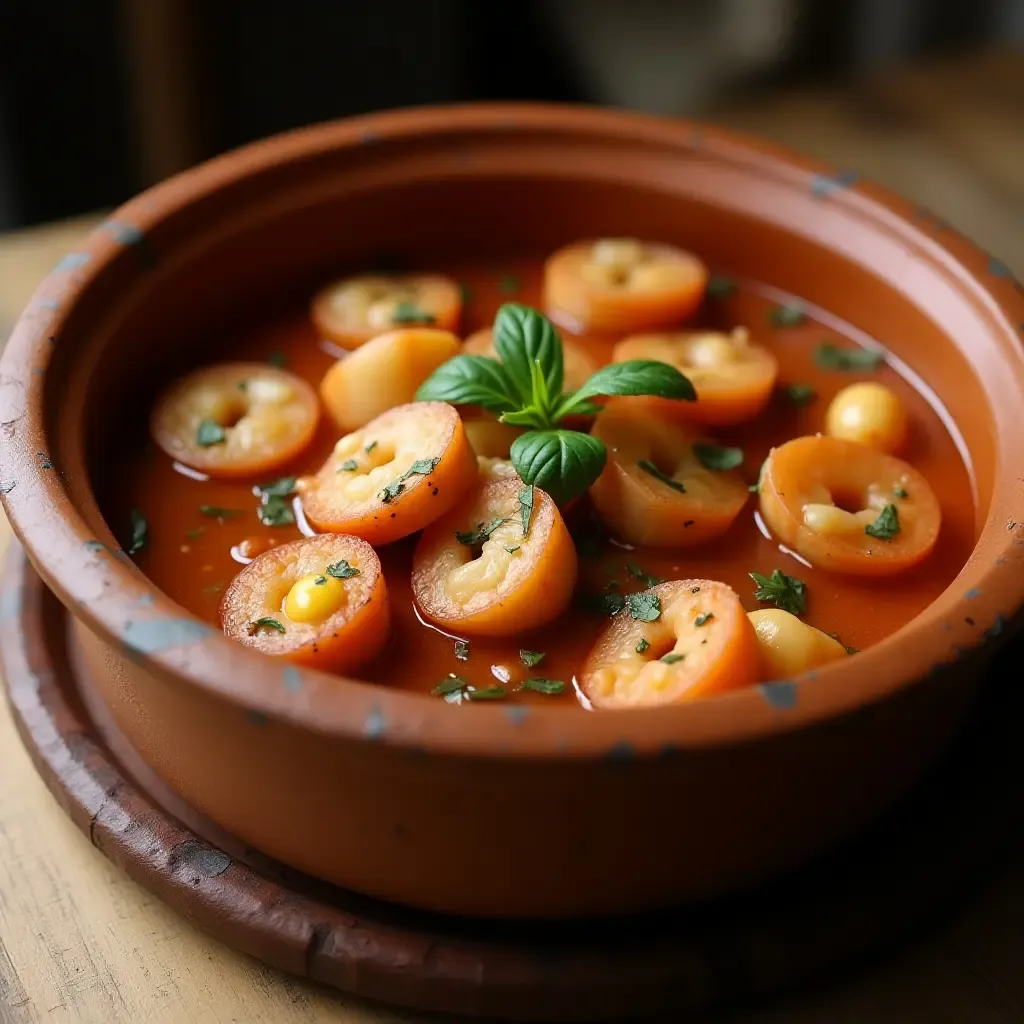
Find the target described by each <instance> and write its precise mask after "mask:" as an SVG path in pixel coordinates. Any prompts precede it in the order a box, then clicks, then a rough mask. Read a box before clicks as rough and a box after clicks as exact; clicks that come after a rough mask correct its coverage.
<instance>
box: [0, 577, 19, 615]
mask: <svg viewBox="0 0 1024 1024" xmlns="http://www.w3.org/2000/svg"><path fill="white" fill-rule="evenodd" d="M20 614H21V587H19V586H17V585H16V584H13V583H8V585H7V586H6V587H4V588H3V590H0V622H7V621H9V620H11V619H16V618H17V617H18V616H19V615H20Z"/></svg>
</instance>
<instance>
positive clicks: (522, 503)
mask: <svg viewBox="0 0 1024 1024" xmlns="http://www.w3.org/2000/svg"><path fill="white" fill-rule="evenodd" d="M532 518H533V484H530V485H529V486H528V487H525V488H523V490H521V491H520V492H519V519H520V521H521V522H522V524H523V536H524V537H528V536H529V535H530V520H531V519H532Z"/></svg>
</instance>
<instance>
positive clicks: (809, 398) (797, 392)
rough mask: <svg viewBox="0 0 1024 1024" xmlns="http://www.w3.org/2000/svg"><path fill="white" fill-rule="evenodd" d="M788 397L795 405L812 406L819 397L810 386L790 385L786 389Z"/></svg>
mask: <svg viewBox="0 0 1024 1024" xmlns="http://www.w3.org/2000/svg"><path fill="white" fill-rule="evenodd" d="M786 397H787V398H788V399H789V400H790V401H791V402H792V403H793V404H794V405H810V404H811V402H813V401H814V400H815V399H816V398H817V397H818V392H817V391H815V390H814V388H813V387H812V386H811V385H810V384H790V385H789V387H788V388H786Z"/></svg>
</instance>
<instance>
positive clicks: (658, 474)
mask: <svg viewBox="0 0 1024 1024" xmlns="http://www.w3.org/2000/svg"><path fill="white" fill-rule="evenodd" d="M637 465H638V466H639V467H640V468H641V469H642V470H643V471H644V472H645V473H648V474H650V475H651V476H653V477H654V479H655V480H660V481H661V482H662V483H663V484H664V485H665V486H666V487H671V488H672V490H673V491H678V492H679V493H680V494H685V493H686V488H685V487H684V486H683V484H682V482H681V481H679V480H673V479H672V477H670V476H669V475H668V474H667V473H663V472H662V471H661V470H660V469H658V467H657V466H656V465H655V464H654V463H653V462H651V460H650V459H641V460H640V461H639V462H638V463H637Z"/></svg>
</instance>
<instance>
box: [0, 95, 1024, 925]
mask: <svg viewBox="0 0 1024 1024" xmlns="http://www.w3.org/2000/svg"><path fill="white" fill-rule="evenodd" d="M597 234H605V235H623V234H630V235H640V236H652V237H665V238H668V239H670V240H673V241H677V242H680V243H682V244H683V245H685V246H687V247H688V248H691V249H694V250H696V251H697V252H699V253H701V254H702V255H703V256H704V257H705V258H706V259H708V260H709V262H710V263H711V264H712V265H718V266H722V267H726V268H728V269H729V270H730V271H732V272H733V273H735V274H737V275H743V276H746V277H750V278H754V279H758V280H761V281H766V282H769V283H770V284H772V285H775V286H777V287H779V288H781V289H784V290H785V291H787V292H792V293H795V294H798V295H801V296H804V297H805V298H806V299H807V300H809V301H810V302H813V303H815V304H817V305H819V306H821V307H824V308H825V309H828V310H830V311H832V312H833V313H835V314H837V315H838V316H840V317H842V318H844V319H845V320H847V321H849V322H851V323H854V324H856V325H857V326H858V327H859V328H861V329H862V330H864V331H866V332H868V333H869V334H871V335H873V336H875V337H877V338H879V339H881V340H882V341H883V342H884V343H885V344H886V345H888V346H889V347H890V348H891V350H892V351H893V352H894V353H895V354H896V355H897V356H898V357H899V358H900V359H902V360H903V361H905V362H906V363H907V364H909V365H910V366H911V367H913V368H914V369H915V370H916V371H917V372H918V373H919V374H920V375H921V376H922V377H923V379H924V381H925V382H926V383H927V385H928V386H929V387H931V388H932V389H933V390H934V391H935V392H936V393H937V394H938V395H939V396H940V398H941V400H942V402H943V403H944V404H945V406H946V408H947V409H948V410H949V412H950V414H951V415H952V416H953V418H954V419H955V421H956V422H957V424H958V426H959V428H960V431H961V433H962V435H963V437H964V439H965V441H966V444H967V446H968V448H969V450H970V455H971V459H972V461H973V465H974V471H975V476H976V481H977V495H976V505H977V509H978V514H977V545H976V547H975V549H974V552H973V554H972V556H971V558H970V560H969V561H968V563H967V565H966V566H965V567H964V569H963V571H962V573H961V574H960V575H959V577H958V578H957V579H956V581H955V582H954V583H953V584H952V585H951V586H950V588H949V589H948V590H947V591H946V592H945V593H943V594H942V596H941V597H940V598H939V599H938V600H937V601H935V603H934V604H933V605H932V606H931V607H929V608H928V610H927V611H926V612H925V613H924V614H922V615H920V616H918V617H917V618H916V619H915V620H914V621H912V622H910V623H909V624H907V626H906V627H905V628H903V629H902V630H900V631H899V632H898V633H897V634H896V635H894V636H892V637H890V638H889V639H887V640H886V641H884V642H883V643H880V644H878V645H877V646H876V647H874V648H872V649H870V650H868V651H866V652H865V653H863V654H861V655H860V656H858V657H857V658H854V659H850V660H848V661H846V662H843V663H841V664H836V665H832V666H829V667H828V669H826V670H822V671H821V672H819V673H817V674H816V675H813V674H808V675H807V676H806V677H801V678H796V679H792V680H785V681H779V682H777V683H773V684H768V685H765V686H760V687H756V688H753V689H750V690H747V691H743V692H737V693H733V694H730V695H728V696H723V697H720V698H716V699H711V700H706V701H701V702H698V703H693V704H691V705H687V706H679V707H674V708H669V709H665V710H655V711H634V712H630V713H604V714H584V713H581V712H579V711H578V710H576V709H572V708H554V707H552V708H548V707H533V706H531V707H529V708H528V709H526V708H524V707H522V706H518V707H502V706H480V707H475V706H474V707H472V708H470V709H469V711H470V712H471V714H468V715H467V714H464V713H459V714H452V713H451V712H452V710H453V709H452V708H451V707H450V706H449V705H447V704H445V703H443V702H441V701H438V700H437V699H436V698H430V697H428V696H426V695H422V696H421V695H418V694H412V693H408V692H401V691H399V690H391V689H388V688H386V687H382V686H372V685H369V684H365V683H360V682H358V681H355V680H341V679H337V678H334V677H330V676H326V675H322V674H320V673H317V672H313V671H304V672H301V673H296V672H295V671H294V670H288V671H286V670H284V669H283V668H282V666H281V665H280V664H277V663H275V662H274V661H272V660H270V659H265V658H262V657H260V656H258V655H256V654H254V653H250V652H248V651H246V650H244V649H242V648H241V647H240V646H238V645H236V644H234V643H232V642H229V641H227V640H226V639H225V638H224V637H222V636H221V635H220V634H219V633H217V632H215V631H213V630H211V629H210V628H209V627H207V626H205V625H203V624H202V623H200V622H199V621H197V620H195V619H193V618H192V617H190V615H189V614H188V613H186V612H185V611H184V610H183V609H182V608H180V607H178V606H176V605H175V604H173V603H172V602H171V601H170V600H169V599H168V598H166V597H165V596H164V595H162V594H161V593H160V592H158V591H157V590H156V589H155V588H154V587H153V586H152V585H151V584H150V583H149V582H148V581H147V579H146V578H145V577H144V576H142V575H141V573H140V572H138V571H137V570H136V569H135V568H134V566H133V564H132V563H131V561H130V560H129V559H128V558H127V557H126V556H125V554H124V552H123V551H121V550H120V549H119V547H118V545H117V542H116V541H115V539H114V537H113V536H112V534H111V531H110V530H109V529H108V527H107V524H106V523H105V522H104V520H103V518H102V516H101V515H100V512H99V510H98V506H97V502H96V499H95V497H94V483H95V481H96V480H97V479H99V478H100V476H101V475H102V473H103V472H104V471H105V470H106V469H107V468H108V466H109V462H110V460H111V458H112V455H111V453H113V452H116V451H117V450H118V445H117V436H118V431H119V430H120V429H123V426H124V424H125V423H126V422H128V418H129V415H128V414H129V410H130V408H131V404H132V401H133V396H134V395H136V394H140V393H144V392H147V391H150V390H151V389H152V387H153V386H154V385H155V383H157V382H158V381H159V380H160V379H166V376H167V375H168V374H169V373H170V372H172V370H174V369H177V368H178V367H179V366H180V365H181V364H182V362H183V361H184V362H187V361H188V360H192V361H195V362H198V361H200V360H201V359H210V358H212V357H215V355H216V353H215V352H211V351H200V345H204V344H205V345H207V346H208V344H209V343H208V339H209V338H211V337H216V331H217V328H218V327H219V326H221V325H224V326H227V325H230V324H232V323H234V322H236V321H238V320H239V318H243V317H250V318H251V317H253V316H256V315H258V312H259V308H260V302H261V301H262V300H263V298H264V297H266V296H270V295H277V296H280V295H282V294H284V293H285V292H292V291H293V292H294V293H295V294H296V295H307V294H309V293H310V291H311V289H312V287H313V285H315V284H316V283H317V282H318V281H320V280H322V279H323V278H324V277H325V276H326V275H327V274H329V273H330V272H331V271H332V270H334V269H336V268H337V267H338V266H339V265H344V264H352V265H358V264H359V262H360V259H364V260H365V258H366V257H367V255H368V254H369V253H371V252H372V253H378V252H381V251H399V252H401V253H403V254H404V255H406V256H408V257H409V258H410V259H413V260H416V259H419V260H421V261H422V262H423V263H428V262H429V259H430V256H431V254H432V253H437V252H439V251H440V250H442V249H443V250H444V251H446V252H447V251H452V250H462V251H472V250H479V249H481V248H486V247H487V246H488V245H490V246H491V247H492V249H493V246H494V239H495V238H499V237H500V238H501V239H502V245H503V246H505V247H508V248H512V249H526V248H531V249H534V250H540V249H544V248H548V249H553V248H555V247H556V246H557V245H559V244H562V243H563V242H565V241H566V240H568V239H571V238H575V237H579V236H593V235H597ZM1022 324H1024V298H1022V296H1021V294H1020V288H1019V286H1018V285H1016V284H1015V282H1014V281H1013V280H1012V279H1011V278H1010V276H1009V274H1008V273H1007V271H1006V269H1005V267H1003V266H1002V265H1001V264H999V263H998V262H996V261H995V260H992V259H991V258H989V257H988V256H986V255H985V254H984V253H982V252H980V251H979V250H978V249H976V248H975V247H973V246H972V245H970V244H969V243H968V242H966V241H965V240H964V239H962V238H960V237H959V236H958V235H956V234H955V233H953V232H952V231H950V230H949V229H948V228H947V227H946V226H945V225H943V224H942V223H941V222H939V221H937V220H935V219H934V218H932V217H930V216H929V215H927V214H926V213H925V212H923V211H920V210H917V209H915V208H914V207H913V206H911V205H909V204H907V203H905V202H902V201H900V200H898V199H895V198H893V197H891V196H889V195H888V194H886V193H885V192H884V191H882V190H881V189H879V188H876V187H875V186H873V185H869V184H854V183H852V182H851V179H850V176H848V175H843V174H835V173H833V172H831V171H830V170H829V169H827V168H823V167H821V166H818V165H816V164H815V163H813V162H812V161H809V160H805V159H801V158H797V157H793V156H791V155H788V154H786V153H783V152H780V151H779V150H777V149H775V148H774V147H771V146H767V145H764V144H761V143H757V142H752V141H749V140H744V139H740V138H737V137H735V136H732V135H729V134H726V133H722V132H718V131H712V130H704V129H696V128H694V127H693V126H691V125H688V124H686V123H683V122H678V121H662V120H656V119H652V118H647V117H640V116H633V115H628V114H622V113H612V112H599V111H593V110H583V109H568V108H558V107H534V106H481V107H467V108H456V109H441V110H429V109H421V110H417V111H412V112H401V113H393V114H386V115H380V116H373V117H368V118H362V119H357V120H351V121H346V122H342V123H339V124H332V125H327V126H324V127H320V128H315V129H312V130H308V131H301V132H298V133H295V134H290V135H286V136H283V137H281V138H276V139H272V140H270V141H268V142H264V143H261V144H258V145H255V146H251V147H249V148H247V149H244V150H241V151H240V152H237V153H232V154H229V155H228V156H225V157H222V158H220V159H217V160H215V161H213V162H211V163H209V164H206V165H204V166H202V167H199V168H197V169H196V170H193V171H190V172H188V173H186V174H184V175H182V176H180V177H178V178H175V179H172V180H171V181H168V182H167V183H165V184H163V185H160V186H158V187H157V188H155V189H153V190H151V191H150V192H148V193H146V194H144V195H142V196H140V197H139V198H138V199H135V200H133V201H132V202H130V203H129V204H128V205H127V206H125V207H124V208H122V209H121V210H120V211H118V213H117V214H116V216H115V217H114V219H112V220H110V221H108V222H107V223H106V224H104V225H103V226H101V227H100V228H99V229H98V230H97V231H95V232H94V233H93V235H92V236H91V237H90V238H89V239H88V240H87V242H86V243H85V244H84V245H83V247H82V248H81V249H80V250H79V251H77V252H75V253H72V254H70V255H68V256H67V257H65V259H63V260H62V261H61V262H60V264H59V265H58V266H57V267H56V268H55V269H54V271H53V273H52V274H51V275H50V276H49V277H48V278H47V279H46V280H45V281H44V282H43V284H42V285H41V286H40V288H39V290H38V291H37V293H36V295H35V297H34V298H33V300H32V302H31V304H30V306H29V308H28V310H27V311H26V312H25V314H24V316H23V317H22V319H21V321H20V322H19V324H18V326H17V328H16V330H15V333H14V336H13V338H12V340H11V342H10V345H9V347H8V349H7V351H6V353H5V355H4V357H3V363H2V374H0V426H2V429H3V442H2V451H0V479H2V480H3V488H2V489H3V490H4V492H5V494H4V501H5V503H6V506H7V509H8V513H9V515H10V519H11V522H12V523H13V525H14V529H15V531H16V533H17V534H18V536H19V537H20V539H21V541H22V543H23V545H24V546H25V549H26V551H27V552H28V554H29V556H30V558H31V560H32V562H33V563H34V565H35V566H36V568H37V569H38V571H39V573H40V574H41V575H42V578H43V580H44V581H45V583H46V585H47V586H48V587H50V588H51V589H52V590H53V591H54V592H55V593H56V594H57V595H58V597H59V598H60V600H61V601H62V602H63V603H64V604H65V605H66V606H67V608H68V609H69V610H70V613H71V627H70V631H69V636H68V640H67V642H68V643H69V645H70V648H71V654H72V656H73V659H74V660H75V662H76V663H77V664H78V665H79V666H80V668H81V670H82V671H83V672H85V673H87V675H88V676H89V678H90V682H91V685H92V686H93V687H94V689H95V692H96V693H97V694H98V698H99V699H100V700H101V701H102V702H103V703H104V704H105V707H106V711H107V712H109V717H110V719H112V721H113V722H114V723H115V724H116V728H117V729H118V730H119V731H120V733H121V734H122V735H123V737H124V738H126V739H127V741H128V742H129V743H130V744H131V745H132V746H133V747H134V748H135V750H136V751H137V752H138V754H139V755H141V757H142V758H143V760H144V761H145V762H146V763H147V764H148V765H149V766H150V768H152V769H153V770H154V771H155V772H156V773H157V775H158V776H160V777H161V778H162V779H163V780H164V781H165V782H166V783H168V784H169V785H170V786H171V788H172V789H173V790H174V791H176V792H177V794H179V795H180V796H181V797H182V798H184V800H186V801H187V802H188V803H189V804H190V805H192V807H194V808H195V809H196V810H197V811H198V812H200V813H201V814H202V815H205V816H206V817H208V818H210V819H212V820H213V821H214V822H215V823H216V824H217V825H218V826H219V827H221V828H223V829H225V830H227V831H228V832H229V833H233V834H234V835H235V836H237V837H238V838H239V839H241V840H242V841H243V842H244V843H247V844H249V845H251V846H253V847H256V848H258V849H260V850H262V851H264V852H265V853H267V854H269V855H271V856H272V857H275V858H277V859H278V860H281V861H284V862H286V863H288V864H291V865H293V866H295V867H296V868H299V869H301V870H302V871H304V872H307V873H309V874H311V875H316V876H319V877H322V878H325V879H328V880H330V881H331V882H334V883H337V884H339V885H341V886H344V887H347V888H350V889H353V890H356V891H359V892H363V893H369V894H372V895H374V896H378V897H383V898H385V899H389V900H394V901H398V902H400V903H405V904H411V905H415V906H418V907H425V908H430V909H435V910H442V911H447V912H452V913H458V914H467V915H491V916H508V917H512V916H538V917H540V916H547V917H568V916H572V915H596V914H607V913H613V912H625V911H634V910H639V909H642V908H651V907H661V906H665V905H668V904H674V903H679V902H682V901H688V900H696V899H704V898H708V897H712V896H714V895H716V894H720V893H723V892H725V891H728V890H734V889H737V888H739V887H742V886H747V885H750V884H753V883H755V882H758V881H761V880H763V879H765V878H767V877H769V876H771V875H773V874H776V873H779V872H782V871H783V870H785V869H790V868H794V867H795V866H797V865H799V864H800V863H802V862H805V861H806V860H807V859H808V858H810V857H812V855H814V854H815V853H817V852H819V851H821V850H823V849H825V848H826V847H829V846H831V845H833V844H835V843H837V842H839V841H840V840H842V839H843V838H844V837H848V836H850V835H851V834H852V833H854V832H856V831H857V830H858V829H859V828H861V827H862V826H863V825H864V824H865V823H866V822H867V821H869V820H870V819H872V818H873V817H874V816H876V815H878V814H879V813H880V811H881V810H882V809H883V808H885V807H887V806H889V805H891V804H892V803H893V802H894V801H895V800H896V799H897V798H898V797H900V796H901V795H902V794H904V793H906V792H907V791H908V790H909V789H910V787H911V786H912V785H913V784H914V783H915V782H916V781H917V780H918V779H919V778H920V777H921V775H922V773H923V772H924V771H925V770H926V769H927V768H928V767H929V766H930V765H931V764H932V763H933V762H934V761H935V760H936V758H937V757H938V756H939V755H940V753H941V752H942V750H943V749H944V747H945V746H946V744H947V742H948V741H949V740H950V738H951V736H952V735H953V734H954V732H955V729H956V727H957V725H958V723H959V722H960V721H961V720H962V718H963V716H964V714H965V711H966V709H967V708H968V706H969V704H970V702H971V699H972V696H973V695H974V693H975V691H976V689H977V687H978V684H979V681H980V680H981V679H982V676H983V671H984V668H985V666H986V663H987V661H988V659H989V658H990V657H991V655H992V653H993V649H994V647H995V646H996V644H997V643H998V642H999V636H998V634H1003V635H1005V634H1006V633H1007V632H1008V631H1009V629H1008V627H1009V624H1010V622H1011V621H1012V618H1013V616H1014V614H1015V612H1016V610H1017V609H1018V608H1019V607H1020V605H1021V603H1022V598H1024V533H1022V534H1021V539H1020V540H1018V539H1017V531H1016V528H1015V524H1014V523H1013V522H1012V520H1013V519H1014V518H1015V516H1016V515H1018V514H1020V511H1021V510H1022V509H1024V501H1022V498H1024V446H1022V444H1021V435H1020V428H1019V420H1020V409H1021V402H1022V397H1024V354H1022V347H1021V344H1020V342H1021V338H1020V329H1021V325H1022ZM970 499H971V496H970V495H968V494H965V495H964V500H965V501H969V500H970ZM395 671H396V673H398V672H401V671H402V666H401V665H400V664H396V666H395Z"/></svg>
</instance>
